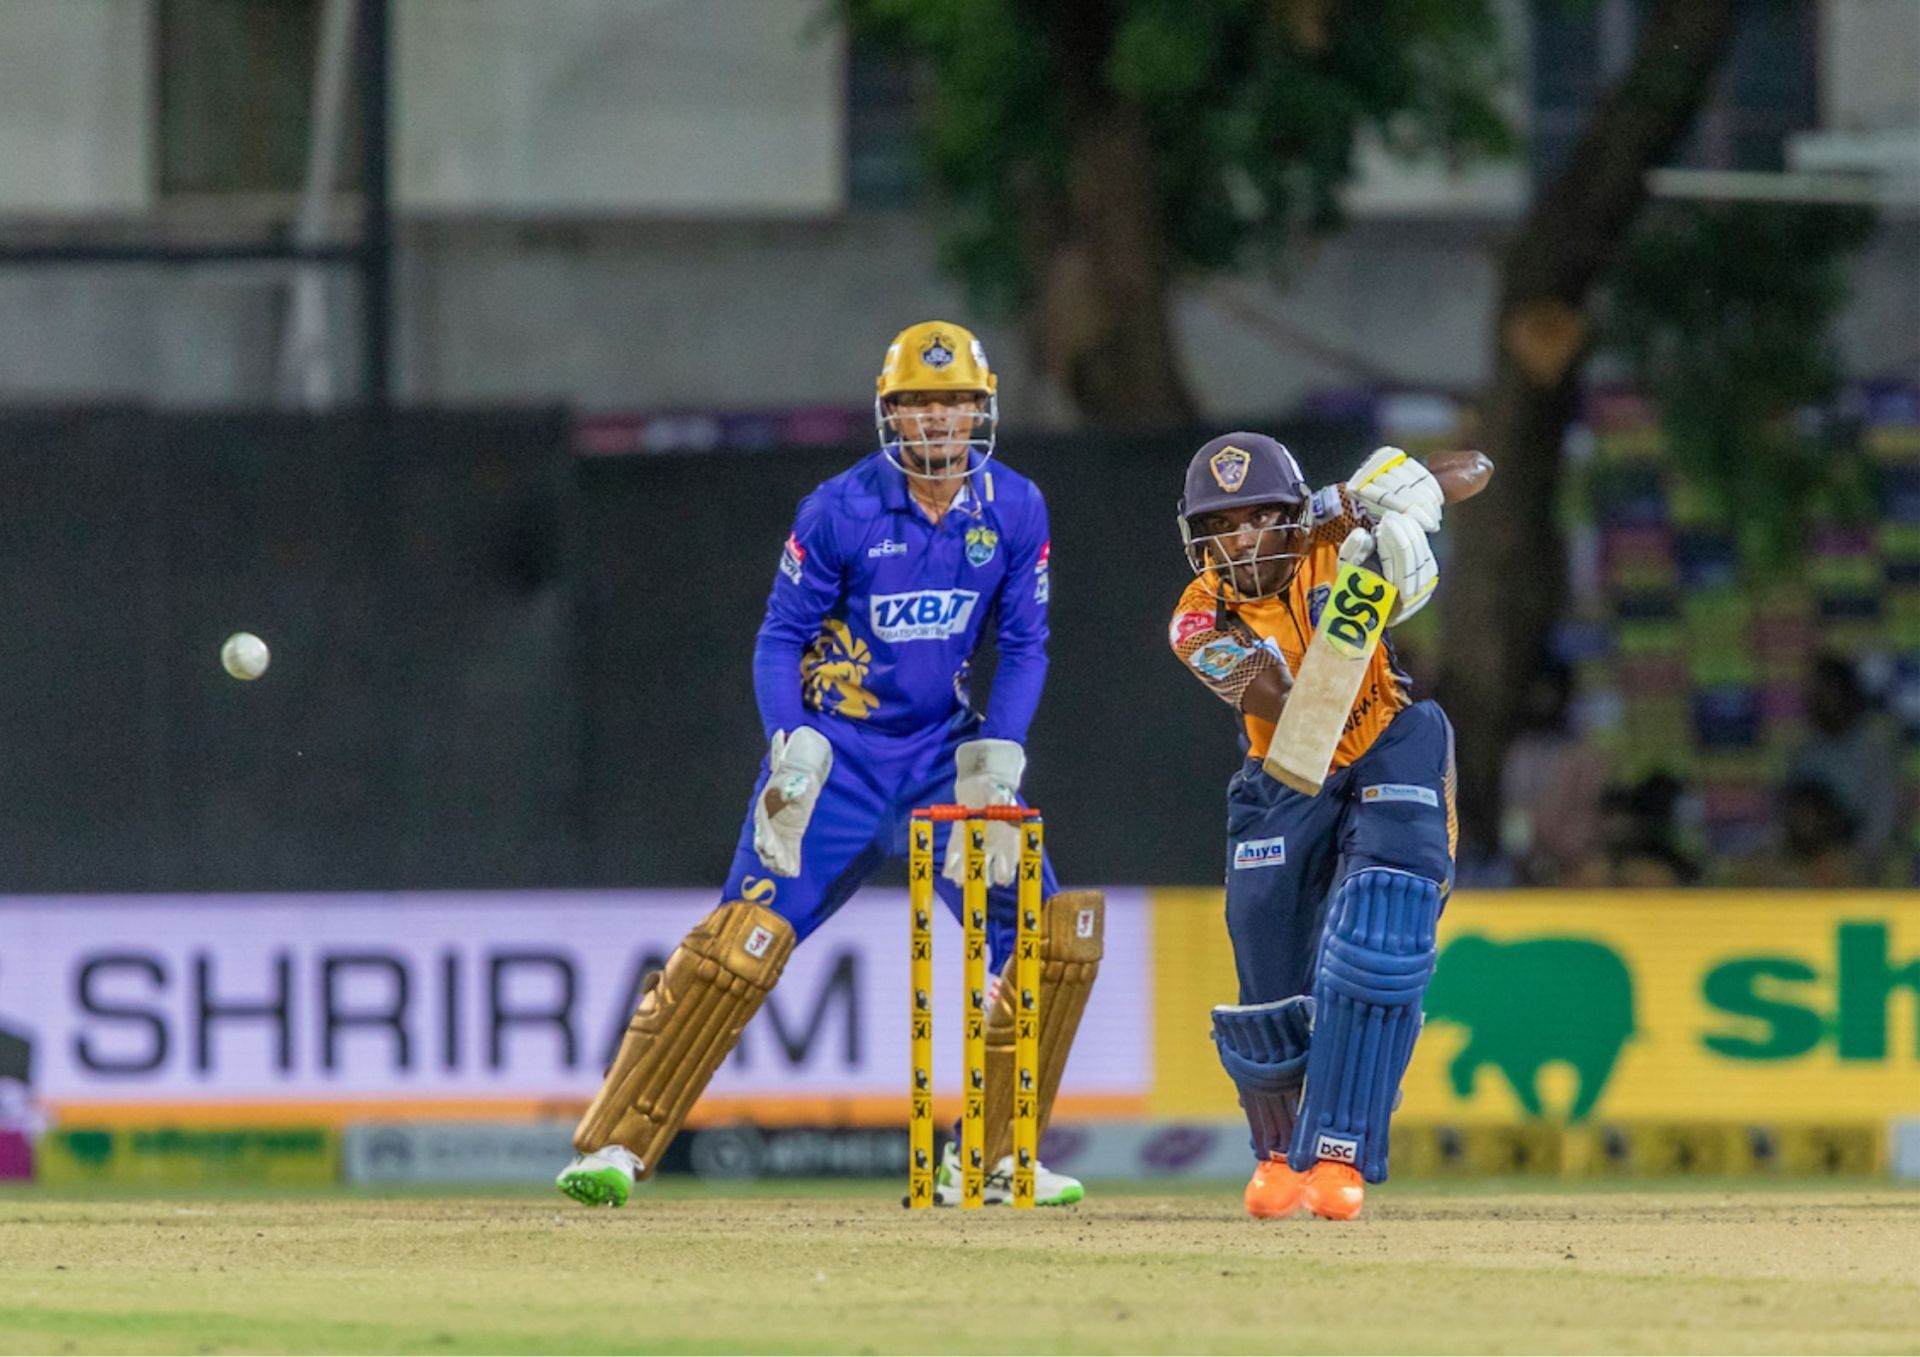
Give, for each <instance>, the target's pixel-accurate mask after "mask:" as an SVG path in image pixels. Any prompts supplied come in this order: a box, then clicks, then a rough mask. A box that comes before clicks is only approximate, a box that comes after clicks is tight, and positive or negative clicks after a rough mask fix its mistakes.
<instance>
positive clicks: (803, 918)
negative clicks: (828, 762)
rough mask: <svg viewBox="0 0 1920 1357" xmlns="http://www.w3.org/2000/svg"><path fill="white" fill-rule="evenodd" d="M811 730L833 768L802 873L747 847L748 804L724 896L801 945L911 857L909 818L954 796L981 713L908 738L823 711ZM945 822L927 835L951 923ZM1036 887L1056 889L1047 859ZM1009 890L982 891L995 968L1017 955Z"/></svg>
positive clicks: (763, 771) (954, 895)
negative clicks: (763, 912)
mask: <svg viewBox="0 0 1920 1357" xmlns="http://www.w3.org/2000/svg"><path fill="white" fill-rule="evenodd" d="M814 728H815V729H816V730H818V731H820V733H821V734H823V735H825V736H826V737H827V740H828V742H829V743H830V744H832V745H833V770H832V771H831V772H830V773H828V774H827V784H826V786H825V787H823V788H821V790H820V799H819V800H818V801H817V802H815V803H814V807H813V818H812V819H811V820H809V821H808V822H807V833H806V837H805V838H804V839H802V840H801V843H800V875H799V876H796V877H784V876H775V875H773V873H771V872H769V871H768V870H767V869H766V866H765V865H764V864H763V863H762V862H761V861H760V857H759V855H758V854H757V853H755V852H754V851H753V801H749V802H748V803H747V814H746V820H745V823H743V824H742V825H741V827H740V839H739V842H738V843H737V844H736V845H735V847H734V850H733V866H732V867H731V868H730V869H729V870H728V872H727V883H726V886H725V888H724V890H723V892H722V895H721V898H722V899H723V900H741V899H746V900H753V901H755V902H757V903H759V904H763V905H766V906H767V907H768V908H770V909H772V910H773V911H774V913H776V914H778V915H779V916H780V917H781V918H783V919H785V920H786V921H787V922H788V923H790V924H792V925H793V931H794V936H795V938H796V939H797V940H798V941H800V942H805V941H806V940H807V937H808V936H809V935H810V934H811V933H813V931H814V930H815V929H817V928H819V927H820V925H821V924H823V923H825V922H826V921H827V920H828V919H830V918H832V917H833V913H834V911H835V910H837V909H839V908H840V906H841V905H843V904H845V903H846V902H847V900H848V899H849V898H851V897H852V895H853V893H854V892H855V891H857V890H859V889H860V887H861V886H862V885H863V884H864V883H865V882H866V880H867V878H868V877H870V876H872V875H873V873H874V872H875V871H877V870H879V868H880V867H881V865H882V864H884V863H886V862H888V861H890V860H892V859H896V858H903V857H905V856H906V855H907V821H908V819H909V818H910V816H911V813H912V812H913V811H914V810H915V809H916V808H917V807H920V806H930V805H935V804H940V803H946V802H951V801H952V800H953V751H954V750H955V748H957V747H958V746H959V745H960V744H961V743H962V742H963V741H966V740H971V739H975V738H977V737H978V735H979V733H980V722H979V719H978V718H977V717H973V716H959V717H956V718H954V720H953V721H951V722H949V723H948V724H946V725H943V726H935V727H932V728H931V729H929V730H923V731H917V732H915V733H913V734H911V735H888V734H884V733H881V732H878V731H872V730H868V729H867V728H865V727H864V726H861V725H860V724H858V723H857V722H853V721H848V720H846V719H845V718H842V717H837V716H821V717H820V718H819V719H818V720H817V721H816V722H814ZM768 773H769V770H768V768H767V765H766V762H765V760H762V761H761V764H760V776H759V778H758V779H756V780H755V782H754V784H753V796H754V800H758V799H759V797H760V795H761V794H762V793H763V792H764V791H765V790H766V786H767V777H768ZM950 832H951V826H949V825H936V826H935V827H934V834H933V858H934V862H933V870H934V889H935V890H936V891H937V892H938V893H939V896H940V898H941V899H942V900H944V901H945V902H946V905H947V908H948V909H949V910H950V911H951V912H952V913H953V916H954V917H955V918H956V919H957V918H959V917H960V888H959V887H958V886H956V885H954V884H953V883H952V882H950V881H948V880H946V879H945V878H944V877H942V876H941V875H940V873H941V871H942V870H943V869H944V868H945V866H946V855H947V837H948V834H949V833H950ZM1040 875H1041V880H1040V890H1041V894H1042V896H1043V897H1044V898H1051V897H1052V896H1054V895H1056V894H1057V893H1058V892H1059V890H1060V883H1059V880H1058V879H1057V878H1056V877H1055V876H1054V872H1053V862H1052V860H1051V859H1050V858H1049V859H1048V860H1046V861H1045V862H1043V863H1042V864H1041V874H1040ZM1014 898H1015V897H1014V889H1013V887H1011V886H1002V887H994V888H993V889H991V890H989V891H988V892H987V948H988V955H989V960H990V962H991V964H992V966H993V969H994V972H995V973H996V974H998V973H999V971H1000V969H1001V967H1002V966H1003V965H1004V964H1005V962H1006V959H1007V957H1008V956H1010V955H1011V954H1012V952H1013V918H1014V914H1013V912H1014Z"/></svg>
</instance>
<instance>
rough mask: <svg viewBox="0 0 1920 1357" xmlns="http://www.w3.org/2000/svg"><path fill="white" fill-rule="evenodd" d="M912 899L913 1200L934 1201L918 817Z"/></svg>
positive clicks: (925, 845)
mask: <svg viewBox="0 0 1920 1357" xmlns="http://www.w3.org/2000/svg"><path fill="white" fill-rule="evenodd" d="M907 899H908V902H909V908H910V911H911V913H912V915H913V920H912V924H913V940H912V945H911V955H912V961H913V964H912V968H911V969H912V984H913V995H912V1003H911V1005H910V1006H909V1011H910V1013H911V1015H912V1019H911V1020H912V1024H913V1033H912V1036H913V1113H912V1119H911V1124H910V1127H909V1131H908V1144H907V1153H908V1157H909V1158H908V1168H907V1205H908V1206H909V1207H911V1208H912V1209H914V1210H916V1211H918V1210H924V1209H925V1208H927V1207H930V1206H932V1205H933V825H932V823H931V822H929V821H927V820H923V819H920V818H918V817H916V818H915V819H914V820H913V823H912V828H911V831H910V838H909V840H908V853H907Z"/></svg>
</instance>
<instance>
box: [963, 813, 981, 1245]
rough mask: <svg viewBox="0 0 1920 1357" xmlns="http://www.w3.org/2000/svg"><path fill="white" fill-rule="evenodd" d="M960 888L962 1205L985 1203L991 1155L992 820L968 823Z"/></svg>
mask: <svg viewBox="0 0 1920 1357" xmlns="http://www.w3.org/2000/svg"><path fill="white" fill-rule="evenodd" d="M962 837H963V838H964V840H965V842H966V848H967V856H966V872H965V875H964V879H963V880H962V882H961V887H960V929H961V951H962V952H963V953H964V955H963V958H962V966H961V971H960V1003H961V1005H962V1021H963V1022H964V1023H965V1027H964V1028H963V1030H962V1035H963V1040H962V1042H961V1046H960V1079H961V1096H962V1100H963V1101H962V1103H961V1112H960V1206H961V1208H962V1209H963V1210H971V1209H973V1208H975V1207H978V1206H980V1205H981V1204H982V1200H983V1199H982V1197H981V1194H980V1193H981V1187H982V1186H983V1183H984V1179H985V1176H986V1164H985V1161H986V1156H987V1135H986V1129H987V1117H986V1113H987V822H986V821H985V820H968V821H967V823H966V832H965V834H964V835H963V836H962Z"/></svg>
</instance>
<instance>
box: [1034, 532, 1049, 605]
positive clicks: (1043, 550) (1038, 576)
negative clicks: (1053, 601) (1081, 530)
mask: <svg viewBox="0 0 1920 1357" xmlns="http://www.w3.org/2000/svg"><path fill="white" fill-rule="evenodd" d="M1052 564H1053V542H1052V540H1051V539H1049V540H1048V541H1045V542H1042V543H1041V544H1040V559H1039V560H1037V561H1035V562H1034V563H1033V601H1034V602H1035V603H1045V602H1046V601H1047V600H1048V599H1050V598H1052V597H1053V581H1052V574H1053V570H1052Z"/></svg>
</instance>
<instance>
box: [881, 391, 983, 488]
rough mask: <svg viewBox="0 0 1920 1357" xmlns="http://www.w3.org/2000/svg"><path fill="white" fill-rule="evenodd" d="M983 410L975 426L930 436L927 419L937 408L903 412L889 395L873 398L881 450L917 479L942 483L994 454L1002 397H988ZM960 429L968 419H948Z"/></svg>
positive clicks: (972, 423)
mask: <svg viewBox="0 0 1920 1357" xmlns="http://www.w3.org/2000/svg"><path fill="white" fill-rule="evenodd" d="M984 401H985V404H984V409H983V411H982V413H980V414H978V415H976V416H974V417H973V418H972V420H971V427H970V428H967V429H956V430H955V432H953V433H951V434H949V435H948V436H946V437H944V438H933V437H928V436H927V435H926V432H925V424H924V421H925V420H926V419H927V418H928V417H930V416H935V417H937V416H938V415H939V414H940V413H941V412H940V410H939V407H937V406H934V407H920V408H904V407H902V406H900V405H897V404H895V403H894V400H893V398H892V397H890V396H875V397H874V398H873V425H874V429H875V430H876V431H877V432H878V433H879V435H880V451H881V452H882V453H883V454H884V455H885V457H886V459H887V460H888V461H889V462H891V463H892V464H893V465H894V466H896V467H898V468H899V469H900V470H901V471H902V472H904V473H905V474H906V475H908V476H912V477H914V478H915V479H917V480H929V481H943V480H948V479H950V478H951V477H954V476H964V475H966V474H967V473H968V472H970V471H974V470H977V469H978V468H979V466H980V464H981V463H982V462H984V461H986V460H987V459H988V458H989V457H991V456H993V445H994V440H995V437H996V436H997V434H998V431H999V427H1000V398H999V397H998V396H996V395H993V394H991V393H984ZM947 417H948V418H952V419H953V422H954V423H955V424H956V425H960V424H964V423H967V421H966V419H965V418H964V417H959V416H954V415H948V416H947Z"/></svg>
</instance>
